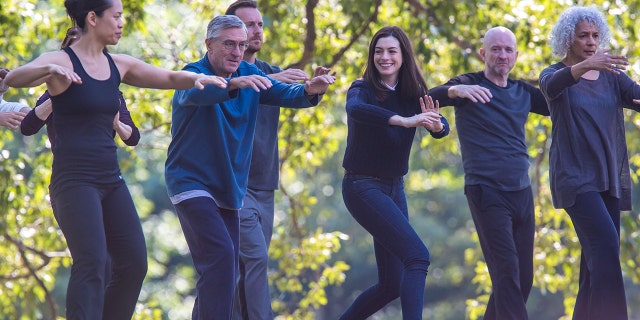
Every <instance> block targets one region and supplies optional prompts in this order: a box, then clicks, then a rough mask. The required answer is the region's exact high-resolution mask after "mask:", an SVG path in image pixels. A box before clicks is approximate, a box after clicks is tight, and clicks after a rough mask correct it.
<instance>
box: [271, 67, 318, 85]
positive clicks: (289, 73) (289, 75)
mask: <svg viewBox="0 0 640 320" xmlns="http://www.w3.org/2000/svg"><path fill="white" fill-rule="evenodd" d="M269 77H271V78H273V79H276V80H278V81H280V82H284V83H299V82H300V81H307V80H309V76H308V75H307V73H306V72H304V71H302V70H300V69H287V70H283V71H281V72H278V73H272V74H270V75H269Z"/></svg>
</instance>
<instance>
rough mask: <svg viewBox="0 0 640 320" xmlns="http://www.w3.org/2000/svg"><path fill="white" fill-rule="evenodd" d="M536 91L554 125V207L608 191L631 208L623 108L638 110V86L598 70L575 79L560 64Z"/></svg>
mask: <svg viewBox="0 0 640 320" xmlns="http://www.w3.org/2000/svg"><path fill="white" fill-rule="evenodd" d="M539 82H540V89H541V90H542V92H543V93H544V95H545V97H546V99H547V101H548V103H549V109H550V111H551V121H552V123H553V125H552V130H551V135H552V142H551V147H550V150H549V167H550V169H549V176H550V184H551V195H552V198H553V204H554V206H555V207H556V208H568V207H571V206H573V205H574V204H575V198H576V195H577V194H580V193H585V192H605V191H606V192H608V193H609V194H610V195H611V196H613V197H616V198H618V199H620V209H621V210H631V178H630V169H629V156H628V152H627V145H626V140H625V130H624V116H623V112H622V108H629V109H633V110H636V111H638V110H639V106H638V105H636V104H634V103H633V99H634V98H640V86H639V85H638V84H636V83H635V82H634V81H633V80H631V79H630V78H629V77H628V76H627V75H626V74H625V73H623V72H620V73H619V74H617V75H616V74H612V73H609V72H600V73H599V76H598V79H596V80H587V79H584V78H580V79H578V80H577V81H576V80H575V79H574V78H573V76H572V75H571V67H568V66H566V65H564V64H563V63H561V62H559V63H556V64H553V65H551V66H549V67H547V68H546V69H544V70H543V71H542V73H541V74H540V79H539Z"/></svg>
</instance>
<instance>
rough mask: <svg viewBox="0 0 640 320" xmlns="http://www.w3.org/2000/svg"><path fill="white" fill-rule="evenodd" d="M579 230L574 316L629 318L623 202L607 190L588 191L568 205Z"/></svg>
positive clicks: (588, 319)
mask: <svg viewBox="0 0 640 320" xmlns="http://www.w3.org/2000/svg"><path fill="white" fill-rule="evenodd" d="M565 211H567V213H568V214H569V216H570V217H571V221H573V225H574V227H575V229H576V234H578V239H579V240H580V245H581V246H582V254H581V255H580V280H579V281H580V286H579V289H578V296H577V297H576V305H575V307H574V310H573V319H580V320H583V319H584V320H591V319H593V320H599V319H607V320H621V319H624V320H626V319H627V303H626V296H625V292H624V282H623V280H622V269H621V267H620V204H619V200H618V199H617V198H615V197H612V196H610V195H608V193H607V192H602V193H598V192H586V193H581V194H578V195H577V196H576V203H575V204H574V205H573V206H572V207H570V208H566V209H565Z"/></svg>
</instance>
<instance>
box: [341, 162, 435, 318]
mask: <svg viewBox="0 0 640 320" xmlns="http://www.w3.org/2000/svg"><path fill="white" fill-rule="evenodd" d="M342 196H343V198H344V203H345V205H346V207H347V209H348V210H349V212H350V213H351V215H352V216H353V217H354V218H355V220H356V221H357V222H358V223H359V224H360V225H361V226H362V227H363V228H365V229H366V230H367V231H368V232H369V233H370V234H371V235H372V236H373V247H374V251H375V255H376V263H377V265H378V283H377V284H375V285H373V286H371V287H369V288H368V289H366V290H365V291H364V292H362V293H361V294H360V295H359V296H358V298H356V300H355V301H354V302H353V303H352V304H351V306H349V308H348V309H347V310H346V311H345V312H344V313H343V314H342V316H340V319H343V320H347V319H349V320H351V319H366V318H367V317H369V316H371V315H372V314H374V313H376V311H378V310H380V309H381V308H383V307H384V306H385V305H386V304H388V303H389V302H391V301H393V300H395V299H396V298H398V297H400V302H401V306H402V318H403V319H405V320H408V319H411V320H414V319H422V307H423V304H424V286H425V280H426V277H427V269H428V267H429V264H430V261H429V250H427V247H426V246H425V245H424V243H423V242H422V240H421V239H420V237H419V236H418V234H417V233H416V232H415V230H414V229H413V227H412V226H411V224H409V215H408V210H407V201H406V198H405V194H404V186H403V180H402V178H396V179H386V178H377V177H371V176H366V175H355V174H347V175H345V177H344V179H343V181H342Z"/></svg>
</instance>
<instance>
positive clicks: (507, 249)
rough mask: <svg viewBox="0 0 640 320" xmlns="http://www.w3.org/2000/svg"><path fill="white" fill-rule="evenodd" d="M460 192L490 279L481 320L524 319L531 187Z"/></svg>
mask: <svg viewBox="0 0 640 320" xmlns="http://www.w3.org/2000/svg"><path fill="white" fill-rule="evenodd" d="M464 191H465V195H466V196H467V201H468V203H469V209H470V211H471V216H472V217H473V222H474V224H475V226H476V230H477V231H478V238H479V240H480V247H481V248H482V253H483V255H484V259H485V261H486V263H487V269H489V276H490V277H491V289H492V292H491V296H490V297H489V302H488V303H487V310H486V311H485V313H484V318H483V319H485V320H493V319H513V320H525V319H528V315H527V308H526V303H527V298H529V293H530V292H531V286H532V285H533V238H534V233H535V218H534V215H533V212H534V209H533V208H534V206H533V194H532V192H531V187H528V188H526V189H523V190H519V191H501V190H497V189H494V188H491V187H489V186H485V185H467V186H465V187H464Z"/></svg>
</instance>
